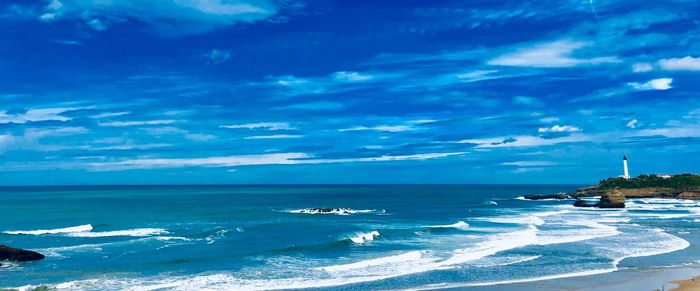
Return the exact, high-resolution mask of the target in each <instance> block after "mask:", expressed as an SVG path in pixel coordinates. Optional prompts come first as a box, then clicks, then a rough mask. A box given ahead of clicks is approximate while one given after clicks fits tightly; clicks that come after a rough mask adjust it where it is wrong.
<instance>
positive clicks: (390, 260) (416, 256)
mask: <svg viewBox="0 0 700 291" xmlns="http://www.w3.org/2000/svg"><path fill="white" fill-rule="evenodd" d="M421 258H423V253H422V252H421V251H412V252H407V253H403V254H399V255H395V256H386V257H381V258H377V259H370V260H364V261H359V262H356V263H350V264H344V265H334V266H327V267H320V268H316V270H323V271H328V272H339V271H349V270H356V269H364V268H368V267H372V266H379V265H389V264H398V263H406V262H411V261H417V260H420V259H421Z"/></svg>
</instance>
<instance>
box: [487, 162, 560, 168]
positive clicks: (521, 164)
mask: <svg viewBox="0 0 700 291" xmlns="http://www.w3.org/2000/svg"><path fill="white" fill-rule="evenodd" d="M556 164H557V163H555V162H548V161H517V162H506V163H500V164H499V165H501V166H516V167H542V166H554V165H556Z"/></svg>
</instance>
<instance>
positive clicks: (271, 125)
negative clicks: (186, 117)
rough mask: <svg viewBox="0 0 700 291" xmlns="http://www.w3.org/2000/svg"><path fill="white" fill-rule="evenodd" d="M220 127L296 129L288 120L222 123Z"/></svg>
mask: <svg viewBox="0 0 700 291" xmlns="http://www.w3.org/2000/svg"><path fill="white" fill-rule="evenodd" d="M219 127H220V128H228V129H265V130H292V129H295V128H294V127H292V126H291V125H290V124H289V123H287V122H257V123H245V124H231V125H221V126H219Z"/></svg>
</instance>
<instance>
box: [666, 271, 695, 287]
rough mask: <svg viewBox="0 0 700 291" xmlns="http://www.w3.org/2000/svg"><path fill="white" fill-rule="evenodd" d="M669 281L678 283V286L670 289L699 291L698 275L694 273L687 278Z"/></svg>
mask: <svg viewBox="0 0 700 291" xmlns="http://www.w3.org/2000/svg"><path fill="white" fill-rule="evenodd" d="M699 274H700V272H699ZM671 283H673V284H676V285H678V287H675V288H673V289H671V290H674V291H700V275H696V276H694V277H692V278H691V279H688V280H678V281H673V282H671Z"/></svg>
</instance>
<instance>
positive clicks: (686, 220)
mask: <svg viewBox="0 0 700 291" xmlns="http://www.w3.org/2000/svg"><path fill="white" fill-rule="evenodd" d="M573 188H575V186H570V185H569V186H567V185H563V186H522V185H519V186H513V185H454V186H447V185H446V186H436V185H402V186H399V185H385V186H384V185H382V186H376V185H371V186H370V185H367V186H362V185H358V186H271V187H270V186H171V187H156V186H153V187H48V188H0V213H2V214H3V215H2V219H1V220H0V244H7V245H10V246H14V247H20V248H26V249H32V250H37V251H39V252H42V253H44V254H45V255H46V256H47V257H46V259H45V260H43V261H39V262H33V263H24V264H18V263H9V262H3V263H2V264H3V266H2V267H0V288H2V287H14V288H17V287H29V286H37V285H52V286H54V287H58V288H65V289H80V290H82V289H125V288H135V289H157V288H165V289H181V290H192V289H201V288H209V289H221V290H231V289H234V290H235V289H240V290H255V289H283V288H323V289H340V290H344V289H348V290H356V289H357V290H367V289H399V288H401V289H403V288H419V289H421V288H427V289H430V288H439V287H459V286H478V285H493V284H500V283H509V282H521V281H532V280H542V279H548V278H560V277H570V276H581V275H590V274H599V273H606V272H613V271H616V270H619V269H627V268H632V269H636V268H640V269H644V268H652V267H669V268H673V267H675V266H679V265H692V264H697V263H698V261H699V260H700V247H698V246H699V245H700V201H679V200H659V199H636V200H629V201H628V204H627V205H628V208H627V209H624V210H599V209H592V208H585V209H583V208H574V207H572V206H571V204H572V201H525V200H522V199H519V198H518V197H519V196H522V195H526V194H535V193H557V192H561V191H571V190H572V189H573ZM314 207H337V208H346V209H344V210H343V211H340V212H336V213H330V214H318V213H313V211H310V209H311V208H314ZM504 286H505V287H507V285H504Z"/></svg>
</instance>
